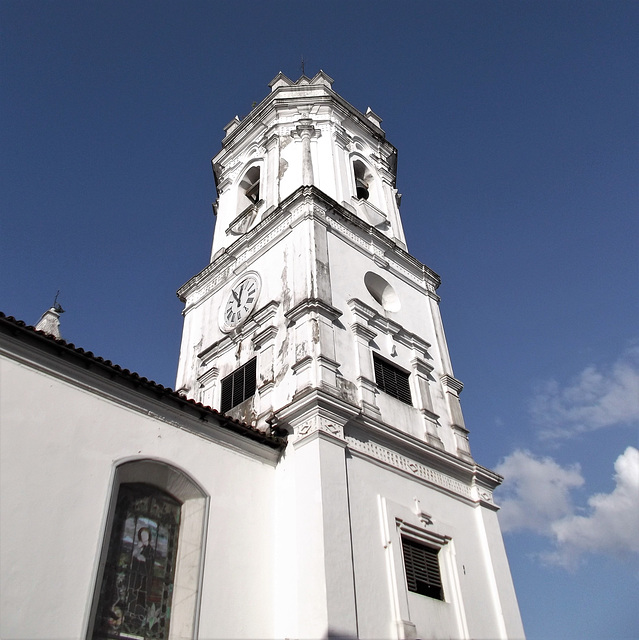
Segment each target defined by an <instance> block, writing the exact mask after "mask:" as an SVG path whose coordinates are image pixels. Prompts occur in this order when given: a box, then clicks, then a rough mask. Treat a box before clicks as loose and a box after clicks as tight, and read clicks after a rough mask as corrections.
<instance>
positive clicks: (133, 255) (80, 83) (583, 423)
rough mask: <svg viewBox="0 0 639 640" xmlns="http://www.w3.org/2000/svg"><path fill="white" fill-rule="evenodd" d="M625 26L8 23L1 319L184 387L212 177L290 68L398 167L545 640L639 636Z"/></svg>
mask: <svg viewBox="0 0 639 640" xmlns="http://www.w3.org/2000/svg"><path fill="white" fill-rule="evenodd" d="M638 27H639V4H638V3H636V2H616V1H614V0H606V1H605V2H603V1H602V2H589V1H587V0H586V1H580V2H570V1H561V2H559V1H557V2H544V1H539V2H516V1H513V0H509V1H508V2H483V1H476V2H459V1H456V0H448V1H445V2H443V1H442V2H429V1H423V2H395V3H386V2H374V1H371V2H366V3H363V2H352V3H332V2H324V3H322V2H313V3H309V2H304V1H301V0H300V1H298V2H294V3H293V2H291V3H283V2H276V1H274V2H180V3H178V2H174V3H167V2H162V1H153V2H140V1H135V0H134V1H132V2H119V1H111V2H103V1H96V2H64V1H62V2H45V1H44V0H40V1H38V2H32V1H30V0H20V1H15V2H14V1H11V0H3V1H2V2H1V3H0V29H1V30H2V33H1V35H2V42H1V43H0V47H1V52H2V55H1V61H0V63H1V65H2V78H3V81H2V88H1V89H0V92H1V93H0V96H1V101H0V108H1V112H0V120H1V124H0V127H1V132H2V149H3V152H2V155H1V158H0V163H1V165H2V166H1V171H0V186H1V193H2V229H1V234H0V273H1V274H2V275H1V277H0V308H1V309H2V310H3V311H4V312H5V313H7V314H8V315H13V316H15V317H17V318H19V319H22V320H25V321H26V322H27V323H29V324H35V323H36V322H37V320H38V319H39V317H40V315H41V314H42V312H43V311H44V310H45V309H46V308H47V307H48V306H50V304H51V303H52V301H53V298H54V296H55V294H56V291H57V290H58V289H59V290H60V291H61V293H60V298H59V301H60V302H61V303H62V305H63V307H64V308H65V309H66V310H67V311H66V313H65V314H64V315H63V316H62V333H63V337H64V338H65V339H67V340H68V341H70V342H73V343H74V344H76V345H78V346H82V347H83V348H85V349H90V350H91V351H93V352H94V353H96V354H98V355H101V356H103V357H105V358H109V359H111V360H113V361H114V362H117V363H118V364H120V365H122V366H124V367H127V368H129V369H132V370H135V371H137V372H139V373H140V374H141V375H144V376H147V377H149V378H152V379H155V380H156V381H158V382H160V383H162V384H165V385H168V386H173V383H174V376H175V371H176V363H177V356H178V349H179V341H180V331H181V315H180V312H181V304H180V303H179V301H178V300H177V298H176V296H175V291H176V289H177V288H178V287H179V286H180V285H181V284H183V283H184V282H185V281H186V280H188V279H189V278H190V277H191V276H192V275H194V274H195V273H197V272H198V271H200V270H201V269H202V268H203V267H204V266H206V264H207V260H208V255H209V251H210V242H211V237H212V232H213V227H214V218H213V215H212V211H211V203H212V202H213V201H214V200H215V197H216V195H215V187H214V182H213V176H212V173H211V168H210V159H211V157H212V156H213V155H214V154H215V153H216V152H217V151H218V149H219V148H220V140H221V138H222V136H223V127H224V125H225V124H226V123H227V122H228V121H229V120H231V118H232V117H233V116H234V115H235V114H238V115H239V116H240V117H242V116H243V115H246V113H248V112H249V111H250V109H251V106H252V104H253V103H254V102H259V101H260V100H262V99H263V98H264V97H265V96H266V95H267V92H268V87H267V84H268V82H269V81H270V80H271V79H272V78H273V77H274V76H275V75H276V74H277V72H278V71H280V70H281V71H283V72H284V73H285V74H287V75H288V76H289V77H291V78H293V79H296V78H297V77H298V76H299V75H300V57H301V56H302V55H303V56H304V58H305V60H306V63H305V64H306V71H307V74H308V75H313V74H314V73H316V72H317V71H318V70H319V69H323V70H324V71H325V72H327V73H328V74H329V75H331V76H332V77H333V78H334V79H335V83H334V85H333V88H334V89H335V90H336V91H337V92H338V93H340V94H341V95H342V96H343V97H344V98H346V99H347V100H348V101H349V102H351V103H352V104H353V105H354V106H356V107H357V108H359V109H361V110H365V109H366V107H368V106H370V107H371V108H372V109H373V110H374V111H375V112H376V113H378V114H379V115H380V116H381V117H382V118H383V120H384V121H383V123H382V126H383V127H384V129H385V130H386V132H387V136H388V139H389V140H390V141H391V142H392V143H393V144H394V145H395V146H396V147H397V148H398V150H399V167H398V187H399V189H400V191H401V192H402V194H403V201H402V217H403V220H404V225H405V230H406V234H407V238H408V244H409V249H410V251H411V252H412V253H413V254H414V255H415V256H416V257H417V258H419V259H420V260H421V261H422V262H424V263H426V264H427V265H428V266H430V267H431V268H432V269H434V270H435V271H437V272H438V273H439V274H440V275H441V276H442V280H443V284H442V286H441V288H440V291H439V292H440V294H441V296H442V303H441V306H442V313H443V317H444V323H445V327H446V331H447V337H448V340H449V345H450V350H451V355H452V358H453V365H454V367H455V374H456V376H457V377H458V378H460V379H461V380H462V381H463V382H464V383H465V389H464V392H463V394H462V403H463V408H464V413H465V418H466V423H467V426H468V428H469V429H470V431H471V434H470V437H471V447H472V450H473V454H474V456H475V458H476V459H477V460H478V461H479V462H480V463H481V464H484V465H485V466H488V467H491V468H496V469H497V470H499V471H500V472H502V473H503V474H504V475H507V480H506V482H505V483H504V486H503V488H502V489H501V490H500V493H499V494H498V496H497V497H498V499H499V500H500V501H501V503H502V505H503V510H502V515H501V517H502V526H503V528H504V530H505V534H504V538H505V542H506V546H507V550H508V553H509V559H510V563H511V568H512V572H513V578H514V580H515V586H516V589H517V593H518V597H519V602H520V607H521V611H522V616H523V620H524V625H525V628H526V631H527V634H528V637H529V638H531V639H532V638H538V639H546V638H562V639H572V638H574V639H580V640H582V639H589V638H593V639H594V638H631V637H637V636H639V617H638V614H637V606H636V595H637V592H638V586H639V563H638V554H639V543H638V542H637V540H638V539H639V536H637V531H638V530H639V522H638V521H637V520H638V519H639V515H638V514H639V508H638V504H639V453H638V452H637V447H638V445H639V442H638V427H639V406H638V405H639V400H638V398H639V327H638V323H637V319H638V317H639V314H638V311H639V309H638V305H637V276H638V275H639V263H638V260H637V253H638V251H637V249H638V239H639V216H638V214H637V209H638V203H639V191H638V187H637V184H638V181H637V176H638V175H639V171H638V170H639V146H638V139H639V138H638V133H639V131H638V129H639V127H638V122H637V113H638V109H637V108H638V106H639V97H638V96H639V90H638V86H639V85H638V83H637V74H636V69H637V67H638V65H637V63H638V62H639V56H638V49H639V47H638V43H637V36H636V34H637V28H638Z"/></svg>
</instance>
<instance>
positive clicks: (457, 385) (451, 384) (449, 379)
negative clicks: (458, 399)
mask: <svg viewBox="0 0 639 640" xmlns="http://www.w3.org/2000/svg"><path fill="white" fill-rule="evenodd" d="M442 383H443V384H444V386H446V387H448V388H449V389H450V390H451V391H454V392H455V393H456V394H457V395H459V394H460V393H461V392H462V389H463V388H464V383H463V382H461V380H457V378H453V376H449V375H448V374H445V375H443V376H442Z"/></svg>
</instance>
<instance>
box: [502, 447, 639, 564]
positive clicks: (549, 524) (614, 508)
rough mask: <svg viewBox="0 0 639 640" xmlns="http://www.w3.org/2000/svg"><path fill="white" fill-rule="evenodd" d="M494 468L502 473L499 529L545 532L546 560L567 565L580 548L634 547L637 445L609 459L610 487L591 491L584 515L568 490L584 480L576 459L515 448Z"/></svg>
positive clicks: (638, 511) (637, 541)
mask: <svg viewBox="0 0 639 640" xmlns="http://www.w3.org/2000/svg"><path fill="white" fill-rule="evenodd" d="M496 470H497V472H498V473H500V474H502V475H504V476H505V478H506V482H505V483H504V487H503V490H502V495H503V496H504V497H503V498H502V509H501V512H500V522H501V525H502V529H503V531H505V532H507V531H513V532H514V531H521V530H529V531H534V532H535V533H538V534H541V535H544V536H547V537H548V538H549V539H551V540H552V541H553V544H554V549H553V551H551V552H548V553H545V554H543V558H544V559H545V560H546V561H548V562H551V563H553V564H558V565H561V566H564V567H567V568H570V567H574V566H575V565H576V564H577V563H578V561H579V559H580V558H581V557H582V556H583V554H585V553H603V554H606V555H617V556H625V555H628V554H629V553H639V535H637V532H638V531H639V450H637V449H635V448H634V447H628V448H627V449H626V450H625V451H624V453H623V454H621V455H620V456H619V457H618V458H617V460H616V462H615V482H616V486H615V489H614V490H613V491H612V492H611V493H607V494H603V493H599V494H595V495H593V496H591V497H590V498H589V499H588V507H587V508H586V509H585V511H586V515H580V514H578V513H577V511H578V509H577V508H576V507H575V505H574V504H573V502H572V499H571V495H570V492H571V490H572V489H574V488H576V487H580V486H581V485H582V484H583V482H584V480H583V477H582V475H581V472H580V469H579V466H578V465H574V466H571V467H562V466H561V465H559V464H558V463H557V462H556V461H555V460H553V459H552V458H548V457H546V458H538V457H535V456H534V455H533V454H531V453H529V452H527V451H519V450H518V451H515V452H514V453H512V454H511V455H509V456H508V457H507V458H506V459H505V460H503V461H502V463H501V464H500V465H498V467H497V469H496ZM579 511H583V509H582V510H579Z"/></svg>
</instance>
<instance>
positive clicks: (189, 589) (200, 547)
mask: <svg viewBox="0 0 639 640" xmlns="http://www.w3.org/2000/svg"><path fill="white" fill-rule="evenodd" d="M125 485H127V486H139V485H145V486H147V487H150V488H152V489H157V490H158V493H163V494H168V496H169V497H170V498H174V499H175V500H176V501H177V502H178V503H180V505H181V507H180V524H179V535H178V542H177V553H176V558H175V575H174V579H173V596H172V606H171V618H170V622H169V632H168V636H167V638H168V640H174V639H175V640H177V639H178V638H185V637H196V636H197V628H198V619H199V601H200V592H201V583H202V566H203V560H204V548H205V542H206V526H207V522H208V508H209V496H208V494H207V493H206V491H205V490H204V489H203V488H202V487H201V486H200V485H199V484H198V483H197V482H196V481H195V480H194V479H193V478H192V477H191V476H190V475H189V474H188V473H186V472H185V471H184V470H182V469H180V468H178V467H176V466H175V465H173V464H171V463H169V462H166V461H164V460H159V459H152V458H134V459H125V460H120V461H118V462H117V463H116V464H115V467H114V477H113V481H112V485H111V494H110V498H109V508H108V514H107V518H106V525H105V527H104V535H103V539H102V543H101V550H100V562H99V565H98V570H97V575H96V580H95V586H94V591H93V594H92V604H91V609H90V616H89V625H88V629H87V634H86V638H87V640H92V639H93V637H94V632H96V631H97V630H96V629H95V625H96V617H97V612H98V604H99V601H100V593H101V588H102V582H103V579H104V576H105V567H106V563H107V556H108V554H109V546H110V543H111V538H112V530H113V527H114V523H115V518H116V508H117V504H118V497H119V495H120V489H121V488H122V487H123V486H125Z"/></svg>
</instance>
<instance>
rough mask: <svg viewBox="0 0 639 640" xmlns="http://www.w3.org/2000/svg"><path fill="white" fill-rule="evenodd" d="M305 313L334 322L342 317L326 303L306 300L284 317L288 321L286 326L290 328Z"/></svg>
mask: <svg viewBox="0 0 639 640" xmlns="http://www.w3.org/2000/svg"><path fill="white" fill-rule="evenodd" d="M307 313H317V314H319V315H320V316H324V317H325V318H328V319H329V320H330V321H335V320H337V318H339V317H340V316H341V315H342V312H341V311H340V310H339V309H336V308H335V307H333V306H331V305H330V304H326V302H324V301H323V300H320V299H319V298H306V299H305V300H302V302H300V303H299V304H296V305H295V306H294V307H293V308H292V309H290V310H289V311H287V312H286V313H285V314H284V315H285V317H286V319H287V321H288V326H291V325H292V324H295V322H297V321H298V320H299V319H300V318H301V317H302V316H304V315H305V314H307Z"/></svg>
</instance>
